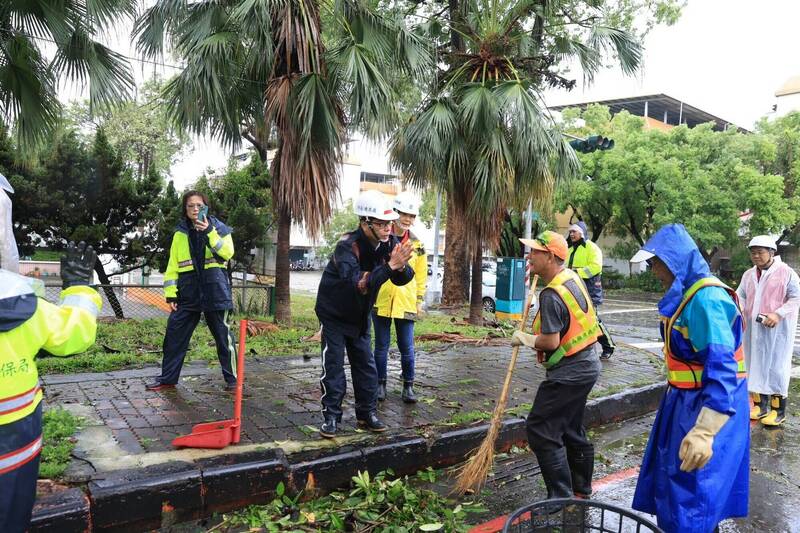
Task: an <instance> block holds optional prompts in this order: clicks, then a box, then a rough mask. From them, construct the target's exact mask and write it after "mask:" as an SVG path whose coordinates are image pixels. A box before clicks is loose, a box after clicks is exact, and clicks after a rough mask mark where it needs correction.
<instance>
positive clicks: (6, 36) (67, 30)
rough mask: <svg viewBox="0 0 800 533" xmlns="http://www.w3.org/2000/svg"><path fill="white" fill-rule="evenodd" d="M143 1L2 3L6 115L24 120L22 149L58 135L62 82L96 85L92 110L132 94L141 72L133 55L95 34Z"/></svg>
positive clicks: (1, 89)
mask: <svg viewBox="0 0 800 533" xmlns="http://www.w3.org/2000/svg"><path fill="white" fill-rule="evenodd" d="M135 6H136V0H62V1H59V2H45V1H41V0H3V1H2V2H0V120H2V121H4V122H6V123H7V124H14V123H15V122H16V130H17V138H18V140H19V143H20V145H21V146H22V147H26V148H30V147H32V146H34V145H36V144H37V143H38V142H39V141H41V140H42V139H45V138H47V137H48V136H49V135H50V134H51V133H52V131H53V128H54V127H55V126H56V124H57V122H58V120H59V119H60V116H61V106H60V104H59V102H58V99H57V89H58V87H57V86H58V82H59V81H61V80H66V81H72V82H77V83H81V84H88V88H89V102H90V106H92V107H97V106H107V105H109V104H111V103H113V102H116V101H119V100H122V99H124V98H126V97H128V95H129V94H130V90H131V89H132V88H133V77H132V76H131V73H130V68H129V66H128V63H127V61H126V59H125V58H124V57H123V56H121V55H120V54H117V53H116V52H114V51H112V50H110V49H109V48H107V47H106V46H104V45H103V44H101V43H100V42H98V41H97V40H96V39H95V38H96V36H97V34H99V33H101V32H102V31H103V30H104V29H108V28H111V27H113V26H114V24H115V23H116V22H117V21H118V20H119V19H121V18H125V17H132V16H133V15H134V12H135ZM48 56H52V57H51V58H50V59H48Z"/></svg>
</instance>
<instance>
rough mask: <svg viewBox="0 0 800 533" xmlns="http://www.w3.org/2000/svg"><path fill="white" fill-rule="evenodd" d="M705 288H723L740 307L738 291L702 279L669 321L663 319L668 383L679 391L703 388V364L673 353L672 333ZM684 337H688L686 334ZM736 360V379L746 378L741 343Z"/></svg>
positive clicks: (687, 293)
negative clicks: (691, 301) (681, 317)
mask: <svg viewBox="0 0 800 533" xmlns="http://www.w3.org/2000/svg"><path fill="white" fill-rule="evenodd" d="M703 287H722V288H723V289H725V291H726V292H727V293H728V294H729V295H730V296H731V298H733V301H734V303H735V304H736V307H737V308H738V307H739V298H738V296H737V295H736V291H734V290H733V289H731V288H730V287H728V286H727V285H725V284H724V283H722V282H721V281H720V280H718V279H717V278H702V279H699V280H698V281H696V282H695V283H694V284H693V285H692V286H691V287H689V290H687V291H686V292H685V293H684V295H683V300H681V304H680V305H679V306H678V309H677V310H676V311H675V313H674V314H673V315H672V316H671V317H670V318H669V319H667V318H662V319H661V320H662V321H663V322H664V360H665V361H666V363H667V382H668V383H669V384H670V385H672V386H673V387H676V388H678V389H699V388H700V387H702V386H703V364H702V363H698V362H696V361H687V360H685V359H681V358H680V357H678V356H677V355H675V354H674V353H672V347H671V346H670V339H671V337H672V335H671V332H672V330H673V328H675V322H676V321H677V320H678V317H679V316H680V314H681V313H682V312H683V308H684V307H686V305H687V304H688V303H689V301H690V300H691V299H692V298H693V297H694V295H695V294H697V291H699V290H700V289H702V288H703ZM675 329H678V328H675ZM684 336H686V335H685V334H684ZM734 358H735V359H736V363H737V371H736V377H737V378H739V379H744V378H746V377H747V369H746V368H745V362H744V348H743V347H742V344H741V341H740V343H739V347H738V348H736V352H735V353H734Z"/></svg>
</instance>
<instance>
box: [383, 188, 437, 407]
mask: <svg viewBox="0 0 800 533" xmlns="http://www.w3.org/2000/svg"><path fill="white" fill-rule="evenodd" d="M393 205H394V210H395V211H397V215H398V217H397V220H395V221H394V223H393V228H394V236H395V237H397V238H398V239H399V240H400V242H409V243H411V246H412V248H413V250H414V252H413V255H412V258H411V261H410V262H409V266H411V268H412V269H414V279H412V280H411V281H410V282H409V283H406V284H405V285H401V286H398V285H395V284H394V283H392V282H391V281H390V282H388V283H384V284H383V286H382V287H381V289H380V292H378V298H377V299H376V300H375V308H374V310H373V313H372V322H373V325H374V327H375V364H376V366H377V367H378V401H383V400H385V399H386V374H387V359H388V354H389V342H390V338H391V333H392V321H394V329H395V332H396V333H397V347H398V349H399V350H400V367H401V370H402V377H403V392H402V393H401V398H402V399H403V402H405V403H416V402H417V397H416V395H415V394H414V362H415V361H414V321H415V320H417V318H418V317H419V315H420V314H421V313H422V302H423V301H424V299H425V283H426V281H427V279H428V260H427V256H426V255H425V246H424V245H423V244H422V241H420V240H419V238H417V236H416V235H414V234H413V233H412V232H411V227H412V226H413V225H414V221H415V220H416V218H417V215H418V214H419V201H418V200H417V199H416V197H415V196H414V195H413V194H412V193H411V192H409V191H405V192H401V193H400V194H398V195H397V196H395V198H394V204H393Z"/></svg>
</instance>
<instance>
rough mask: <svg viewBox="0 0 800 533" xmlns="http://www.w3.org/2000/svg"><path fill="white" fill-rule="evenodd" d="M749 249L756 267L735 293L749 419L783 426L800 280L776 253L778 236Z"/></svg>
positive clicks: (760, 239) (755, 239)
mask: <svg viewBox="0 0 800 533" xmlns="http://www.w3.org/2000/svg"><path fill="white" fill-rule="evenodd" d="M748 247H749V248H750V260H751V261H752V262H753V265H754V266H753V268H751V269H750V270H748V271H747V272H745V273H744V275H743V276H742V282H741V283H740V284H739V288H738V289H737V290H736V293H737V294H738V295H739V303H740V305H741V307H742V310H743V315H744V322H745V328H744V340H743V343H742V344H743V345H744V353H745V360H746V362H747V372H748V391H749V392H750V394H751V397H752V400H753V407H752V408H751V410H750V419H751V420H760V421H761V423H762V424H763V425H765V426H779V425H781V424H782V423H783V421H784V419H785V418H786V397H787V396H788V395H789V377H790V373H791V369H792V348H793V346H794V333H795V329H796V328H797V310H798V307H800V278H798V276H797V273H796V272H795V271H794V270H792V269H791V268H790V267H789V266H788V265H787V264H786V263H784V262H783V261H781V258H780V257H778V256H777V255H775V253H776V252H777V246H776V245H775V239H774V238H772V237H770V236H768V235H759V236H758V237H753V239H752V240H751V241H750V244H749V245H748Z"/></svg>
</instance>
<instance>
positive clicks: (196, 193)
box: [181, 190, 208, 217]
mask: <svg viewBox="0 0 800 533" xmlns="http://www.w3.org/2000/svg"><path fill="white" fill-rule="evenodd" d="M192 196H199V197H200V198H202V199H203V203H204V204H206V205H208V196H206V193H204V192H200V191H195V190H191V191H186V192H185V193H183V198H182V199H181V209H182V210H183V216H184V217H186V204H187V203H188V202H189V198H191V197H192Z"/></svg>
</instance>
